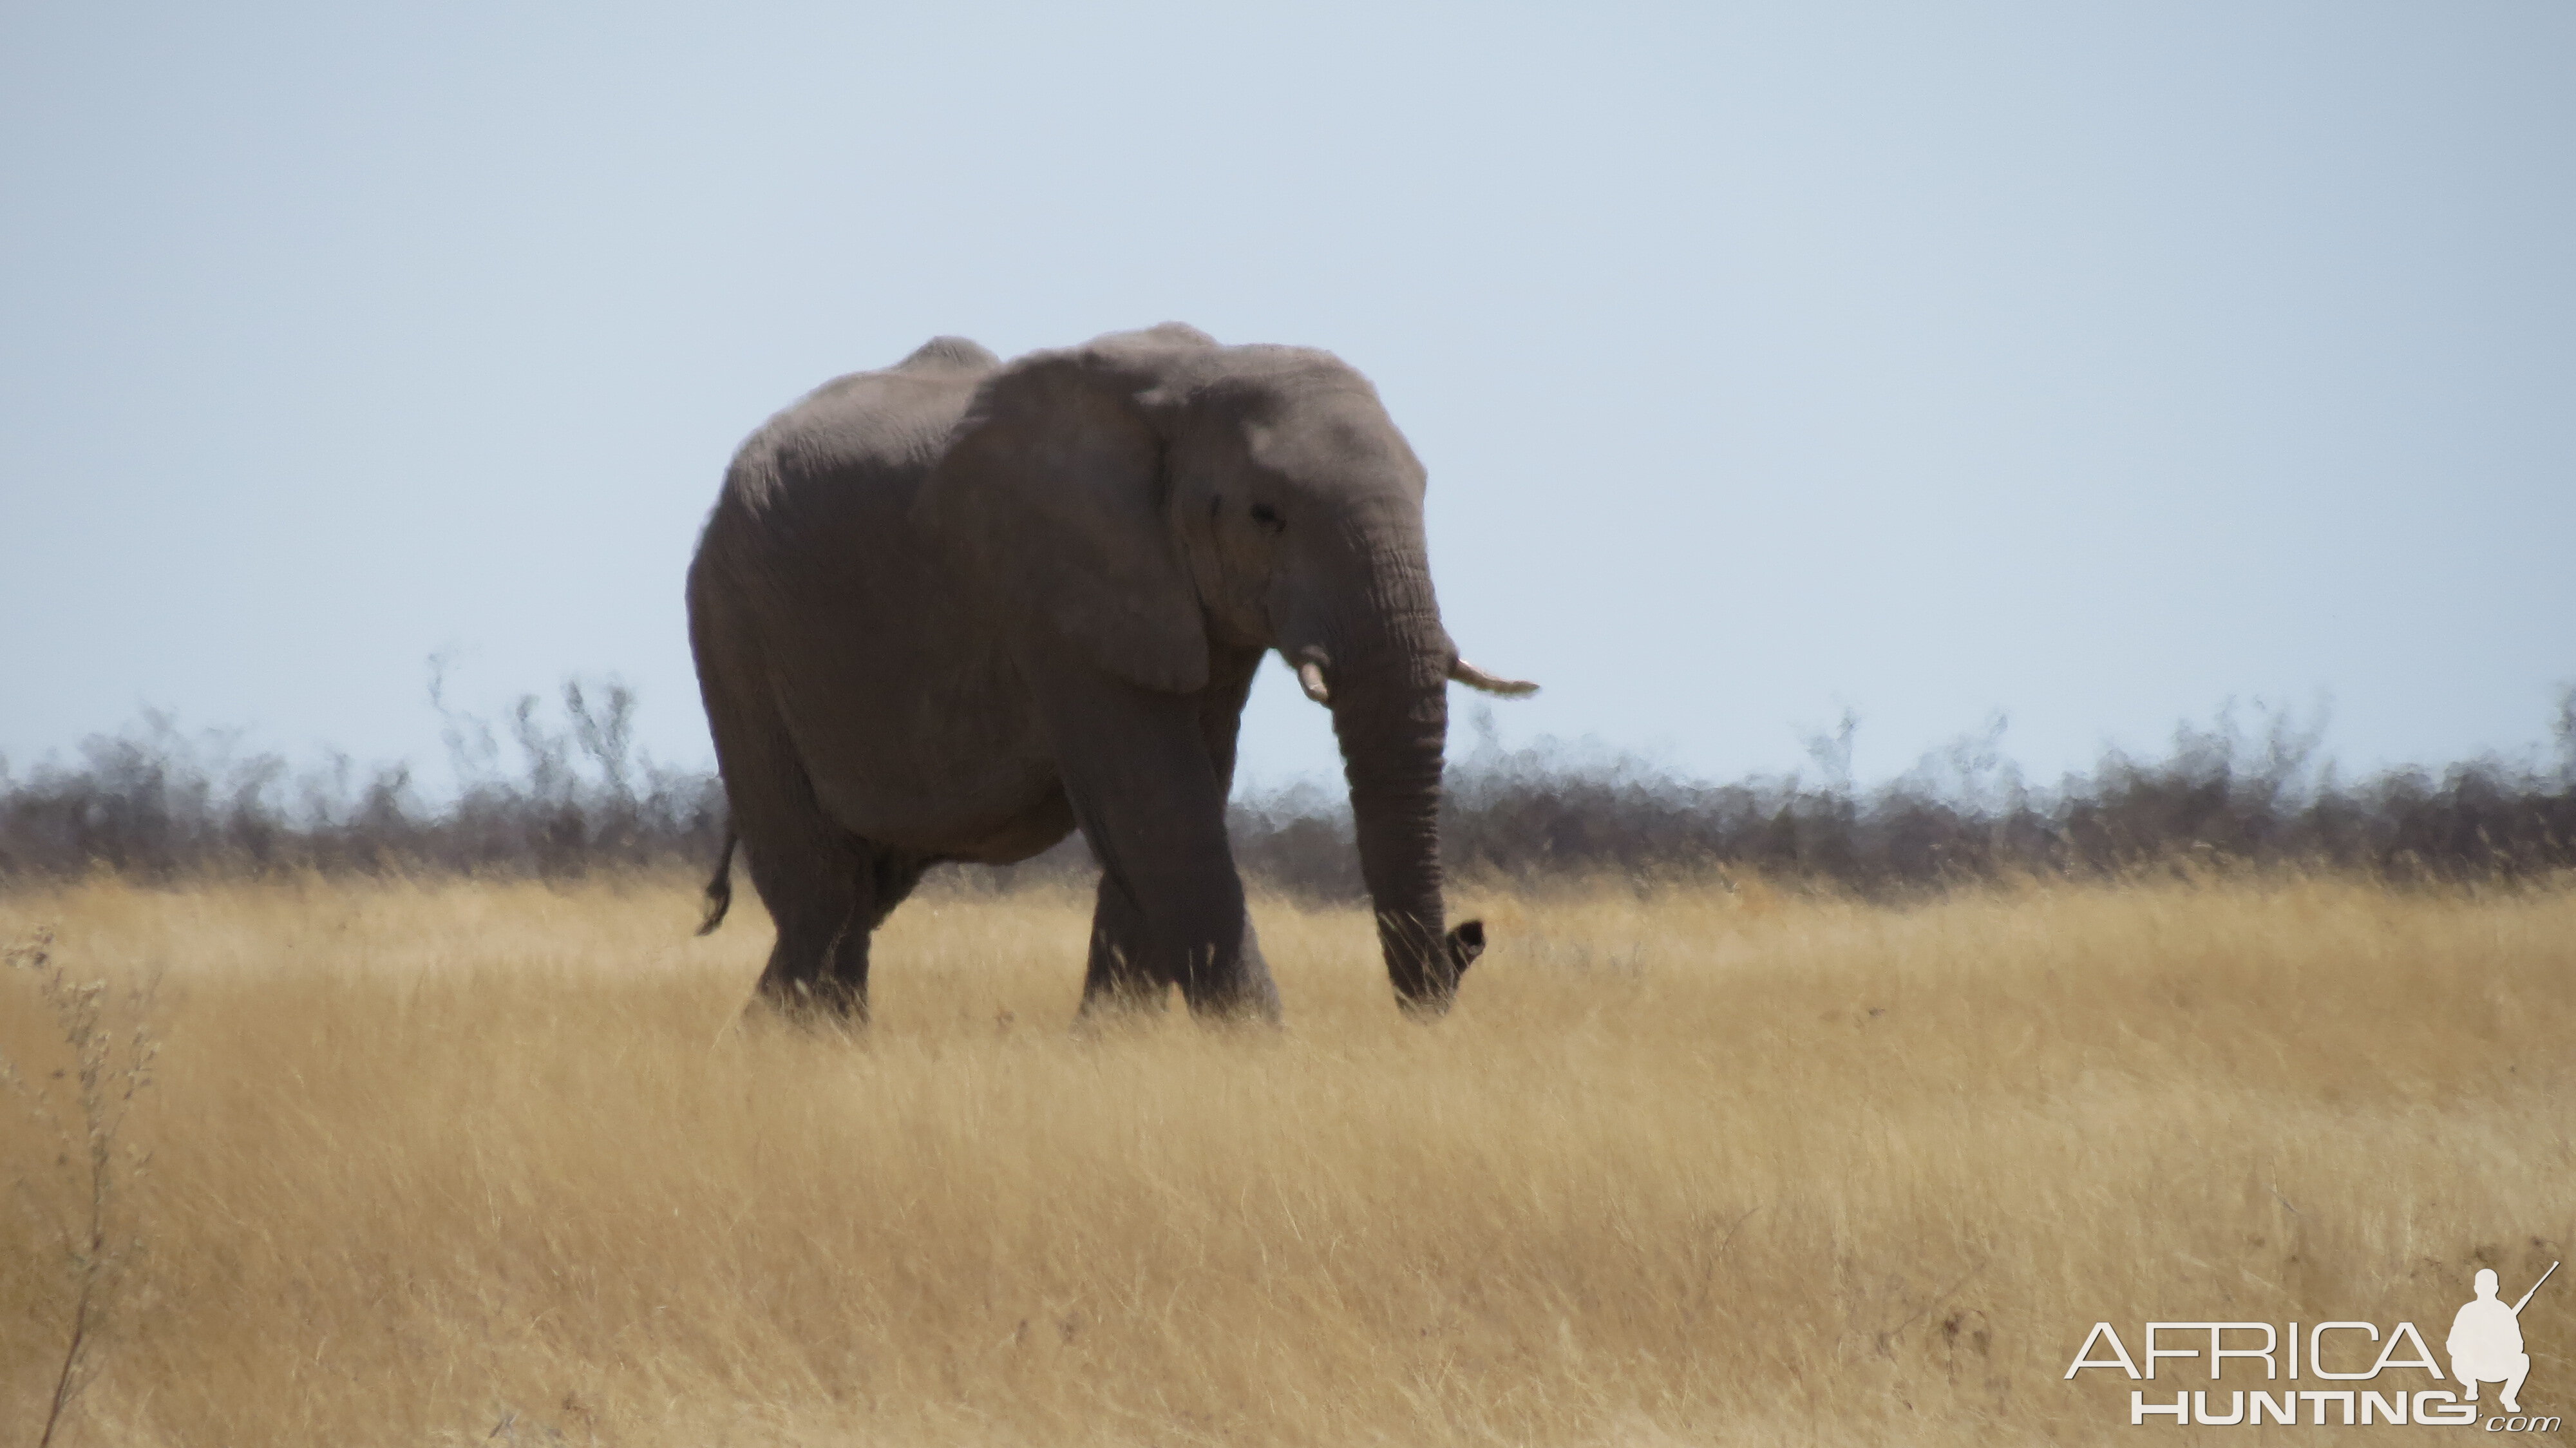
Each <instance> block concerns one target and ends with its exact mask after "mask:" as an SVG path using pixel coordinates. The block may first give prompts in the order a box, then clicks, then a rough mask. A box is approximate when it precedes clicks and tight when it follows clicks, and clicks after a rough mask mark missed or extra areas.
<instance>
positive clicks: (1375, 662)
mask: <svg viewBox="0 0 2576 1448" xmlns="http://www.w3.org/2000/svg"><path fill="white" fill-rule="evenodd" d="M1424 482H1425V475H1424V470H1423V466H1422V464H1421V462H1420V461H1419V460H1418V459H1417V458H1416V457H1415V455H1414V452H1413V449H1412V448H1411V446H1410V445H1408V444H1407V443H1406V441H1405V439H1404V435H1403V434H1402V433H1400V432H1398V431H1397V430H1396V427H1395V424H1394V422H1393V421H1392V420H1390V419H1389V418H1388V416H1387V414H1386V410H1385V408H1384V407H1383V406H1382V405H1381V404H1380V402H1379V400H1378V396H1377V392H1376V389H1375V388H1374V387H1372V386H1371V385H1370V383H1369V382H1368V381H1367V379H1365V378H1364V377H1362V376H1361V375H1360V373H1359V372H1358V371H1357V370H1355V369H1353V368H1352V367H1351V366H1349V365H1348V364H1346V363H1344V362H1343V361H1341V360H1340V359H1339V358H1337V357H1335V356H1333V355H1332V354H1330V353H1327V352H1322V351H1316V350H1311V349H1306V348H1297V347H1281V346H1225V345H1220V344H1219V343H1218V342H1217V341H1216V340H1215V339H1214V338H1212V337H1210V336H1208V335H1207V334H1206V333H1204V332H1201V331H1198V330H1197V329H1195V328H1192V327H1187V326H1183V325H1180V324H1178V323H1166V324H1164V325H1162V326H1159V327H1153V328H1149V329H1146V330H1143V331H1137V332H1126V333H1113V334H1110V335H1108V336H1104V337H1100V338H1097V339H1094V340H1093V341H1091V342H1089V343H1086V344H1084V345H1081V346H1078V347H1072V348H1066V349H1060V350H1050V351H1041V352H1035V353H1031V354H1030V355H1028V356H1025V357H1022V358H1020V359H1018V360H1016V361H1013V362H1011V363H1009V364H1007V365H1006V364H1004V363H1003V362H1002V361H1001V359H1000V358H998V357H996V356H995V355H994V354H993V353H991V352H990V351H987V350H986V349H985V348H983V347H981V346H979V345H977V344H976V343H973V342H970V341H967V340H965V339H963V338H959V337H938V338H934V339H933V340H931V341H930V342H928V343H926V344H924V345H923V346H922V347H921V348H920V349H919V350H917V351H915V352H913V353H912V354H911V355H910V356H908V357H906V358H904V359H903V360H902V361H901V362H898V363H896V364H895V365H894V366H892V367H889V368H886V369H884V370H882V371H875V372H860V373H854V374H852V375H849V376H846V377H842V378H839V379H837V380H835V381H832V382H829V383H826V384H824V385H823V386H822V387H820V388H818V389H817V390H815V391H814V392H813V393H811V394H809V395H807V396H806V397H805V398H803V399H802V400H800V401H798V402H797V403H795V404H794V405H792V406H790V407H789V408H788V409H787V410H786V411H784V412H781V413H779V414H778V415H777V416H776V417H774V418H772V419H770V420H769V422H768V423H767V424H766V425H764V426H762V427H761V428H760V429H759V430H758V431H757V432H755V433H754V434H752V436H751V437H750V438H749V439H748V440H747V441H746V442H744V444H743V445H742V447H741V449H740V450H739V451H738V452H737V453H736V454H735V456H734V458H733V461H732V464H731V466H730V467H729V468H728V469H727V471H726V474H725V480H724V486H723V489H722V491H721V492H720V494H719V495H718V498H717V501H716V504H715V507H714V509H713V511H712V512H711V513H710V515H709V517H708V520H707V523H706V527H705V530H704V532H703V534H702V535H701V537H700V539H699V543H698V550H697V554H696V557H695V559H694V560H693V561H692V563H691V565H690V569H689V576H688V608H689V637H690V644H691V648H692V651H693V653H694V654H695V657H696V662H697V669H698V679H699V685H700V691H701V693H702V694H703V696H704V699H705V703H706V710H707V721H708V725H709V727H710V729H711V731H712V732H713V735H714V741H715V750H716V760H717V766H718V772H719V774H720V775H721V777H722V780H723V784H724V790H725V796H726V799H727V802H728V804H729V806H730V811H731V820H730V824H729V827H728V831H727V835H726V838H725V843H724V850H723V859H722V860H721V861H720V862H719V863H718V865H717V868H716V874H715V878H714V880H713V881H711V882H710V883H709V885H708V887H707V892H706V920H705V923H704V926H703V928H702V929H701V931H700V933H701V934H704V933H705V932H706V931H708V930H713V929H714V928H715V927H716V925H717V924H718V923H720V922H721V921H722V920H723V918H724V913H725V910H726V907H727V906H728V904H729V903H730V901H731V890H732V887H731V883H730V881H731V863H732V858H733V854H734V849H735V846H736V844H737V843H739V845H740V846H741V848H742V849H743V851H744V853H745V855H746V857H747V861H748V865H749V872H750V875H751V880H752V884H753V886H754V888H755V889H757V890H758V892H759V894H760V898H761V900H762V902H763V903H764V904H766V905H767V906H768V908H769V911H770V914H771V916H772V918H773V919H774V921H775V923H776V926H777V932H778V933H777V943H776V945H775V946H774V948H773V949H772V950H771V953H770V956H769V961H768V965H767V967H766V969H765V970H764V971H763V973H762V975H761V977H760V984H759V987H758V994H757V995H756V997H755V1004H757V1003H758V1002H760V1001H763V1000H765V1001H766V1002H768V1003H769V1004H771V1005H773V1006H775V1007H778V1008H779V1009H780V1010H781V1011H783V1012H784V1013H786V1014H788V1015H790V1016H795V1017H801V1018H807V1019H837V1020H840V1021H843V1022H848V1023H853V1024H857V1023H864V1022H865V1021H866V1019H867V1009H868V1006H867V985H868V942H869V937H870V935H871V933H872V932H873V931H874V930H875V929H876V928H877V927H878V926H879V925H880V924H882V923H883V922H884V920H885V919H886V916H887V914H888V913H889V912H890V911H892V910H893V909H894V908H895V906H896V905H897V904H898V903H900V902H901V901H902V900H903V898H904V897H905V895H906V894H907V893H908V892H910V891H911V889H912V888H913V886H914V885H915V884H916V883H917V882H918V881H919V880H920V879H921V877H922V873H923V871H924V870H926V869H927V868H928V867H930V866H931V865H933V864H937V863H941V862H947V861H964V862H976V863H984V864H1008V863H1012V862H1015V861H1019V860H1024V859H1027V858H1028V857H1030V856H1032V855H1035V854H1036V853H1038V852H1039V851H1041V850H1044V849H1046V848H1047V847H1048V846H1050V845H1053V844H1055V843H1056V842H1058V841H1059V840H1061V839H1063V838H1064V837H1065V836H1066V835H1067V834H1068V833H1069V832H1071V831H1072V830H1074V829H1076V828H1077V827H1078V828H1079V829H1080V830H1081V831H1082V833H1083V835H1084V837H1085V839H1086V840H1087V842H1088V843H1089V845H1090V846H1091V849H1092V851H1093V853H1094V855H1095V857H1096V858H1097V861H1098V863H1099V866H1100V878H1099V885H1098V892H1097V899H1096V903H1095V907H1094V911H1093V917H1092V930H1091V942H1090V955H1089V962H1088V966H1087V973H1086V975H1085V977H1084V982H1083V995H1082V1013H1083V1015H1085V1016H1090V1015H1092V1014H1094V1013H1096V1012H1103V1011H1107V1010H1110V1009H1113V1008H1132V1007H1137V1006H1156V1007H1159V1006H1160V1005H1162V1004H1163V1003H1164V1002H1166V1001H1167V999H1168V997H1169V994H1170V989H1171V988H1172V987H1174V986H1177V987H1179V989H1180V992H1181V994H1182V997H1183V999H1184V1000H1185V1001H1186V1002H1187V1003H1188V1006H1189V1008H1190V1010H1191V1011H1192V1013H1193V1014H1194V1015H1198V1016H1201V1017H1203V1018H1245V1017H1249V1018H1256V1019H1266V1020H1269V1021H1274V1022H1275V1021H1276V1020H1278V1018H1279V996H1278V990H1277V987H1276V986H1275V985H1274V984H1273V982H1272V979H1271V975H1270V971H1269V967H1268V965H1267V964H1266V963H1265V962H1264V961H1263V959H1262V954H1261V948H1260V944H1259V941H1258V940H1257V938H1256V936H1255V934H1254V931H1253V926H1252V920H1251V918H1250V916H1249V914H1248V913H1247V912H1246V909H1245V903H1244V888H1243V884H1242V881H1241V879H1240V878H1239V877H1238V875H1237V874H1236V872H1235V866H1234V862H1233V858H1232V853H1231V851H1230V849H1229V847H1228V844H1227V839H1226V829H1225V813H1226V798H1227V795H1228V792H1229V791H1230V789H1231V787H1232V782H1233V775H1234V764H1235V744H1236V733H1237V728H1238V725H1239V722H1240V719H1241V716H1242V713H1243V708H1244V702H1245V699H1246V697H1247V695H1248V693H1249V691H1250V689H1251V687H1252V682H1253V676H1254V673H1255V671H1256V670H1257V668H1258V667H1259V665H1260V663H1261V662H1262V659H1263V657H1264V655H1265V654H1267V653H1268V652H1270V651H1272V650H1276V651H1277V652H1278V653H1279V654H1280V655H1281V656H1282V658H1283V659H1284V660H1285V661H1286V662H1287V663H1288V664H1289V665H1291V666H1292V667H1293V668H1294V669H1295V671H1296V675H1297V679H1298V682H1299V686H1300V688H1301V689H1302V690H1303V691H1304V693H1305V694H1306V695H1307V697H1309V698H1311V699H1313V700H1314V701H1315V702H1316V703H1318V704H1323V705H1325V706H1327V707H1328V708H1329V709H1330V711H1331V715H1332V725H1333V730H1334V733H1335V734H1336V736H1337V737H1338V742H1339V744H1340V748H1341V753H1342V757H1343V759H1344V761H1345V772H1346V774H1347V777H1348V780H1349V785H1350V799H1351V808H1352V811H1353V815H1354V819H1355V823H1356V831H1357V837H1358V845H1359V856H1360V865H1361V875H1362V878H1363V880H1364V882H1365V884H1366V886H1367V889H1368V893H1369V895H1370V897H1371V899H1372V901H1373V902H1374V904H1375V906H1376V913H1377V935H1378V943H1379V947H1380V950H1381V951H1382V953H1383V954H1384V957H1385V962H1386V969H1387V975H1388V978H1389V980H1390V982H1391V983H1392V985H1393V987H1394V993H1395V996H1396V999H1397V1001H1398V1003H1399V1005H1400V1006H1401V1007H1402V1008H1403V1009H1404V1010H1405V1011H1406V1012H1408V1013H1410V1014H1413V1015H1416V1016H1419V1017H1430V1016H1437V1015H1439V1014H1441V1013H1443V1012H1445V1011H1446V1010H1447V1009H1448V1007H1449V1005H1450V1002H1451V1001H1452V1000H1453V999H1454V997H1455V995H1456V992H1457V988H1458V978H1459V974H1460V973H1461V972H1462V971H1464V970H1465V969H1466V968H1467V966H1468V964H1469V963H1470V962H1471V961H1473V960H1474V959H1475V958H1476V957H1477V955H1478V954H1479V953H1481V951H1482V950H1483V948H1484V930H1483V926H1482V925H1481V923H1479V922H1476V921H1468V922H1465V923H1463V924H1461V925H1459V926H1457V927H1456V928H1454V929H1444V928H1443V926H1444V904H1443V899H1442V874H1441V863H1440V842H1439V828H1438V815H1439V803H1440V790H1441V767H1442V748H1443V743H1444V739H1445V735H1446V732H1447V727H1448V702H1447V697H1446V691H1447V685H1448V683H1449V682H1450V681H1452V680H1456V681H1461V682H1463V683H1466V684H1468V685H1471V686H1474V687H1477V688H1481V689H1485V690H1488V691H1491V692H1496V693H1500V694H1505V695H1520V694H1527V693H1530V692H1533V691H1535V689H1536V688H1537V686H1536V685H1534V684H1528V683H1522V682H1519V681H1515V680H1510V679H1503V678H1498V677H1496V676H1494V675H1491V674H1487V673H1485V672H1484V671H1482V670H1480V669H1477V668H1475V667H1474V666H1473V665H1470V664H1468V663H1467V662H1466V661H1464V660H1463V659H1461V658H1460V657H1459V655H1458V650H1457V648H1456V646H1455V645H1454V644H1452V643H1451V642H1450V638H1449V635H1448V633H1447V632H1446V631H1445V630H1444V629H1443V627H1442V625H1441V619H1440V610H1439V608H1438V605H1437V603H1436V601H1435V600H1434V597H1433V594H1432V587H1431V569H1430V562H1429V557H1428V554H1427V551H1426V546H1425V542H1424V530H1423V515H1422V499H1423V487H1424Z"/></svg>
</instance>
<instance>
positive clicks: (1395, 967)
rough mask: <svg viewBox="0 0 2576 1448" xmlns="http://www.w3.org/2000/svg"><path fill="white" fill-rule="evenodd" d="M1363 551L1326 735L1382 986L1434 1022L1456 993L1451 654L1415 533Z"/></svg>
mask: <svg viewBox="0 0 2576 1448" xmlns="http://www.w3.org/2000/svg"><path fill="white" fill-rule="evenodd" d="M1413 541H1414V546H1412V547H1409V548H1408V547H1395V548H1379V549H1373V550H1370V552H1369V554H1368V556H1367V559H1366V566H1365V568H1364V570H1363V576H1364V577H1365V578H1366V579H1367V580H1368V587H1367V593H1368V597H1367V599H1366V600H1365V603H1364V605H1363V607H1361V608H1360V609H1359V610H1358V614H1357V618H1356V619H1352V618H1345V619H1343V620H1341V621H1340V622H1341V624H1342V627H1340V628H1338V629H1335V630H1334V633H1335V635H1336V637H1334V638H1333V640H1332V643H1331V652H1332V668H1331V670H1330V674H1331V688H1332V710H1333V733H1334V735H1335V736H1336V737H1337V738H1338V739H1339V740H1340V743H1341V749H1342V761H1343V769H1344V773H1345V774H1346V775H1347V777H1348V778H1349V780H1350V786H1351V814H1352V816H1353V819H1354V822H1355V823H1356V825H1357V828H1358V834H1359V849H1360V877H1361V879H1362V880H1363V881H1365V882H1366V883H1367V886H1368V892H1369V898H1370V900H1371V902H1372V903H1374V904H1375V906H1376V907H1377V932H1378V943H1379V946H1380V948H1381V949H1383V950H1384V952H1385V954H1386V970H1387V976H1388V978H1389V979H1390V980H1391V981H1392V982H1393V983H1394V986H1395V993H1396V996H1397V998H1398V999H1399V1000H1400V1001H1401V1002H1402V1003H1403V1004H1404V1006H1405V1008H1406V1009H1407V1010H1409V1011H1415V1012H1420V1013H1426V1014H1433V1015H1436V1014H1438V1013H1440V1012H1442V1011H1445V1010H1447V1009H1448V1007H1449V1002H1450V1000H1451V998H1452V997H1453V996H1455V995H1456V993H1457V989H1458V971H1459V962H1458V958H1457V957H1456V955H1455V953H1454V952H1453V951H1452V950H1450V949H1449V948H1448V947H1447V945H1446V943H1445V940H1444V930H1445V926H1446V921H1445V919H1444V918H1443V917H1444V905H1443V902H1442V899H1441V872H1440V772H1441V749H1442V746H1443V744H1444V743H1445V742H1446V740H1447V737H1448V732H1449V698H1448V690H1447V684H1448V672H1449V665H1450V662H1451V660H1452V659H1453V658H1454V657H1455V653H1456V651H1455V650H1454V649H1452V648H1451V647H1450V644H1449V636H1448V634H1447V633H1446V632H1444V631H1443V630H1442V629H1441V627H1440V613H1439V608H1438V606H1437V604H1436V603H1435V602H1434V600H1433V597H1432V592H1431V574H1430V569H1429V566H1428V564H1427V561H1426V558H1425V555H1424V552H1423V550H1422V549H1421V547H1420V546H1419V538H1418V535H1417V536H1416V537H1415V539H1414V540H1413Z"/></svg>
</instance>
